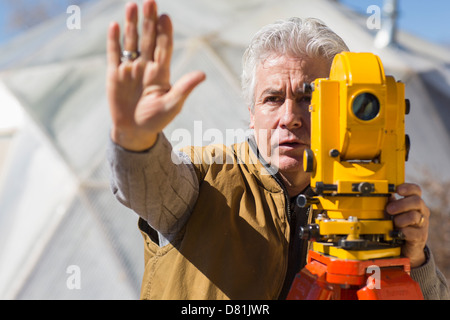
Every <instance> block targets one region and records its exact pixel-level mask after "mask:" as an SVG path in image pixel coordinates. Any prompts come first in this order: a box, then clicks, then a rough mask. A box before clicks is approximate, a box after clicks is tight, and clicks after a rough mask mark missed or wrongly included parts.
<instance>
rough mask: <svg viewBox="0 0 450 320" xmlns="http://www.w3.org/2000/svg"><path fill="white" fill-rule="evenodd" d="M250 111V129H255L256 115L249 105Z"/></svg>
mask: <svg viewBox="0 0 450 320" xmlns="http://www.w3.org/2000/svg"><path fill="white" fill-rule="evenodd" d="M248 112H249V113H250V126H249V127H250V129H255V115H254V114H253V111H252V109H251V108H250V107H249V108H248Z"/></svg>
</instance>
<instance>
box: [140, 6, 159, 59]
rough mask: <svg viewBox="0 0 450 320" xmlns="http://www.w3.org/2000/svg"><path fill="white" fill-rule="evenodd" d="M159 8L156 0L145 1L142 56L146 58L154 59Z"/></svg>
mask: <svg viewBox="0 0 450 320" xmlns="http://www.w3.org/2000/svg"><path fill="white" fill-rule="evenodd" d="M157 12H158V9H157V5H156V2H155V1H145V2H144V5H143V15H144V21H143V23H142V35H141V44H140V48H141V57H142V59H144V60H149V61H153V59H154V52H155V45H156V24H157V21H158V13H157Z"/></svg>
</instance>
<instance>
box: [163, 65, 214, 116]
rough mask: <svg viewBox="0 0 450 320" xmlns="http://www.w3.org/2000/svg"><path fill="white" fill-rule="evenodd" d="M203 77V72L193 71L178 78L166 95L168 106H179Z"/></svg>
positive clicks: (204, 76)
mask: <svg viewBox="0 0 450 320" xmlns="http://www.w3.org/2000/svg"><path fill="white" fill-rule="evenodd" d="M205 78H206V75H205V74H204V73H203V72H201V71H194V72H191V73H189V74H186V75H185V76H183V77H182V78H181V79H180V80H178V81H177V82H176V83H175V84H174V85H173V86H172V88H171V89H170V91H169V92H168V93H167V95H166V99H167V101H170V103H168V104H167V106H168V108H172V107H174V106H176V105H178V106H181V105H182V104H183V103H184V101H185V100H186V98H187V97H188V96H189V94H190V93H191V92H192V90H194V89H195V87H197V86H198V85H199V84H200V83H201V82H202V81H204V80H205Z"/></svg>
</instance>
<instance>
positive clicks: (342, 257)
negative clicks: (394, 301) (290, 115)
mask: <svg viewBox="0 0 450 320" xmlns="http://www.w3.org/2000/svg"><path fill="white" fill-rule="evenodd" d="M304 90H305V91H306V92H307V91H311V92H312V101H311V106H310V113H311V149H308V150H306V151H305V153H304V159H303V164H304V169H305V171H306V172H310V174H311V187H312V188H313V190H314V191H315V193H316V194H317V196H314V197H312V198H306V197H304V196H301V197H299V198H298V199H297V202H298V204H299V205H301V206H308V205H310V206H312V209H313V213H314V217H315V220H314V223H312V224H309V225H308V226H307V227H305V228H303V229H302V237H303V238H304V239H308V240H311V241H312V250H310V253H309V257H308V264H307V265H306V267H305V269H304V270H302V272H301V273H300V274H299V277H298V278H299V279H296V281H297V280H299V281H300V282H298V281H297V282H298V283H297V284H296V282H295V281H294V285H293V286H292V289H291V293H290V295H289V297H288V298H291V299H292V298H294V299H298V298H301V299H304V298H324V297H325V298H327V299H342V298H357V297H358V298H360V299H362V298H368V297H369V298H374V297H375V296H376V298H383V299H384V298H387V297H388V296H389V297H390V298H392V295H391V294H389V293H386V291H384V293H382V294H381V295H380V292H382V291H378V292H377V293H374V292H372V291H368V289H367V288H365V289H364V290H359V289H361V286H363V285H365V284H366V283H367V275H366V269H367V267H368V266H373V265H375V266H378V267H380V268H383V275H382V277H384V278H383V279H390V278H393V274H392V270H394V271H393V272H394V273H397V271H398V270H399V269H400V270H401V272H400V273H399V274H398V275H399V277H400V278H398V281H397V282H395V283H393V282H390V280H387V283H385V288H391V289H392V288H393V287H395V288H397V287H398V286H399V285H400V288H401V289H402V290H403V289H404V290H403V291H405V290H406V291H411V287H410V286H412V287H413V289H414V290H413V291H414V293H412V296H410V298H420V297H421V293H420V288H418V285H417V284H416V283H415V282H413V281H412V279H410V278H409V275H408V274H409V260H408V259H406V258H401V257H400V253H401V243H402V239H401V234H400V233H399V232H398V231H397V230H395V229H394V225H393V222H392V220H391V219H389V218H387V217H386V215H385V207H386V204H387V202H388V200H389V197H390V196H391V195H392V194H393V193H394V192H395V189H396V187H397V186H398V185H400V184H402V183H403V182H404V171H405V168H404V167H405V160H407V158H408V153H409V144H410V143H409V138H408V136H407V135H405V114H407V113H409V101H408V100H405V87H404V84H403V83H401V82H396V81H395V79H394V77H392V76H386V75H385V73H384V68H383V65H382V63H381V60H380V58H379V57H378V56H376V55H374V54H371V53H353V52H343V53H341V54H338V55H336V57H335V58H334V60H333V64H332V67H331V71H330V76H329V78H328V79H316V80H315V81H314V82H313V83H311V84H305V86H304ZM318 213H319V214H318ZM356 269H357V270H358V271H354V270H356ZM389 273H390V274H389ZM302 277H303V279H301V278H302ZM299 286H303V287H302V288H300V287H299ZM305 286H307V287H308V286H309V287H310V289H311V288H312V287H314V286H315V287H320V288H321V289H320V290H318V289H317V288H316V289H317V290H316V291H314V290H309V293H308V290H306V291H305V288H304V287H305ZM350 287H353V289H352V290H353V291H349V290H346V292H344V291H343V290H342V289H343V288H346V289H350ZM397 289H398V288H397ZM397 289H396V290H397ZM358 290H359V292H358ZM402 290H401V291H402ZM300 291H301V293H300ZM391 291H392V290H391ZM417 291H418V292H417ZM305 292H306V293H305ZM313 292H316V293H313ZM318 292H319V293H318ZM356 292H358V294H356ZM411 292H412V291H411ZM404 293H405V292H402V294H404ZM416 293H417V294H416ZM374 294H375V296H373V295H374ZM383 294H384V295H383ZM394 298H398V296H395V297H394ZM402 298H405V297H404V296H403V297H402Z"/></svg>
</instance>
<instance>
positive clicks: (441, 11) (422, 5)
mask: <svg viewBox="0 0 450 320" xmlns="http://www.w3.org/2000/svg"><path fill="white" fill-rule="evenodd" d="M340 2H341V3H343V4H345V5H347V6H348V7H350V8H352V9H355V11H358V12H361V13H363V14H367V15H370V14H368V13H367V8H368V7H369V6H370V5H378V6H380V7H381V8H382V6H383V0H340ZM398 5H399V8H398V10H399V15H398V22H397V23H398V28H399V29H400V30H404V31H407V32H409V33H411V34H414V35H416V36H419V37H421V38H425V39H427V40H429V41H432V42H434V43H438V44H442V45H445V46H448V47H450V1H449V0H398Z"/></svg>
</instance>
